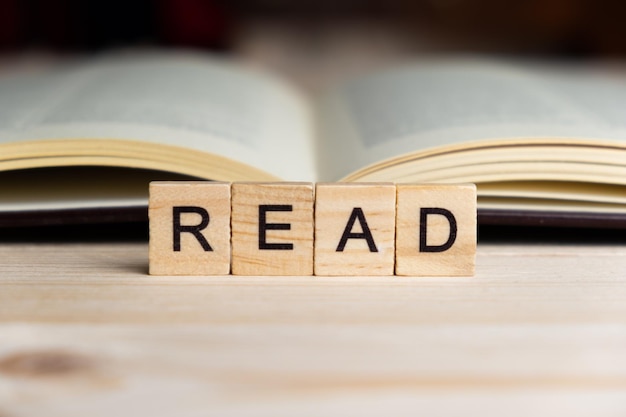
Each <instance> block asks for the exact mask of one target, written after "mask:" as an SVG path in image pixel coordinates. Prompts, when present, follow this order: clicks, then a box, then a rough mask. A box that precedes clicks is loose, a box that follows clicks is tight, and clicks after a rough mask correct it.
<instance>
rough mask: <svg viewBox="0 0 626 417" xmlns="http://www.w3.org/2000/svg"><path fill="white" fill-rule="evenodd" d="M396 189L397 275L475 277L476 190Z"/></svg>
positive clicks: (453, 187)
mask: <svg viewBox="0 0 626 417" xmlns="http://www.w3.org/2000/svg"><path fill="white" fill-rule="evenodd" d="M396 187H397V193H398V195H397V212H396V275H413V276H450V275H454V276H471V275H474V264H475V256H476V186H474V185H473V184H467V185H444V184H424V185H418V184H398V185H397V186H396Z"/></svg>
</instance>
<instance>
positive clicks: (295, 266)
mask: <svg viewBox="0 0 626 417" xmlns="http://www.w3.org/2000/svg"><path fill="white" fill-rule="evenodd" d="M232 193H233V195H232V222H231V224H232V249H233V264H232V272H233V274H234V275H313V184H312V183H299V182H281V183H245V182H240V183H234V184H233V186H232Z"/></svg>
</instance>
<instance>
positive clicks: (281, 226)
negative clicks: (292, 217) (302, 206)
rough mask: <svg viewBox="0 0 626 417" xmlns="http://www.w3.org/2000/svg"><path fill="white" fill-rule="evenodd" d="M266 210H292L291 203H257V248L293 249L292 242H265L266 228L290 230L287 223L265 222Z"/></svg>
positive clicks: (289, 225)
mask: <svg viewBox="0 0 626 417" xmlns="http://www.w3.org/2000/svg"><path fill="white" fill-rule="evenodd" d="M268 211H293V206H292V205H291V204H289V205H287V204H284V205H271V204H263V205H259V249H269V250H293V243H267V234H266V233H265V232H266V231H267V230H291V224H289V223H267V215H266V213H267V212H268Z"/></svg>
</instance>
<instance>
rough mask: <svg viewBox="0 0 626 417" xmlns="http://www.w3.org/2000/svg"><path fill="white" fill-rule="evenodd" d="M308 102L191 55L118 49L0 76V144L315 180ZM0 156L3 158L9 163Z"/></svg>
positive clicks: (272, 84) (272, 83)
mask: <svg viewBox="0 0 626 417" xmlns="http://www.w3.org/2000/svg"><path fill="white" fill-rule="evenodd" d="M307 106H308V105H307V104H306V103H305V101H304V100H303V99H302V98H301V97H300V96H298V95H297V94H296V93H295V92H293V91H291V90H290V89H289V88H288V87H287V86H285V85H283V84H281V83H279V82H277V81H276V80H274V79H272V78H271V77H268V76H265V75H261V74H258V73H255V72H253V71H247V70H243V69H241V68H240V67H238V66H236V65H233V64H229V63H225V62H223V60H221V59H213V58H211V57H210V56H206V55H201V54H191V53H181V52H178V53H169V54H165V53H144V54H139V55H137V53H133V54H124V53H118V54H115V55H111V56H104V57H102V58H99V59H95V60H92V61H88V62H87V63H81V64H75V65H66V66H62V67H58V68H56V69H55V70H52V71H48V72H43V73H37V71H35V73H33V74H19V75H13V76H11V75H3V76H2V78H1V79H0V144H3V143H4V144H7V143H16V142H24V141H30V140H42V139H63V140H65V139H123V140H134V141H145V142H150V143H158V144H164V145H171V146H175V147H184V148H190V149H194V150H198V151H202V152H207V153H211V154H215V155H219V156H223V157H226V158H230V159H232V160H234V161H238V162H241V163H244V164H247V165H250V166H252V167H256V168H258V169H260V170H263V171H265V172H267V173H269V174H271V175H273V176H275V177H279V178H283V179H289V180H310V179H311V178H313V177H314V162H313V152H312V141H311V131H312V129H311V126H310V124H311V115H310V109H309V108H308V107H307ZM0 159H1V157H0Z"/></svg>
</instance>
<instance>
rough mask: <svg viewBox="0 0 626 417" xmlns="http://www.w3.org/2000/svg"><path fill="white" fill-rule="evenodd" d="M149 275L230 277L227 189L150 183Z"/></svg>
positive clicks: (203, 184) (226, 185)
mask: <svg viewBox="0 0 626 417" xmlns="http://www.w3.org/2000/svg"><path fill="white" fill-rule="evenodd" d="M148 215H149V217H150V249H149V257H150V274H151V275H227V274H228V273H229V272H230V184H229V183H226V182H208V181H191V182H182V181H181V182H174V181H172V182H168V181H155V182H152V183H150V202H149V209H148Z"/></svg>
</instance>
